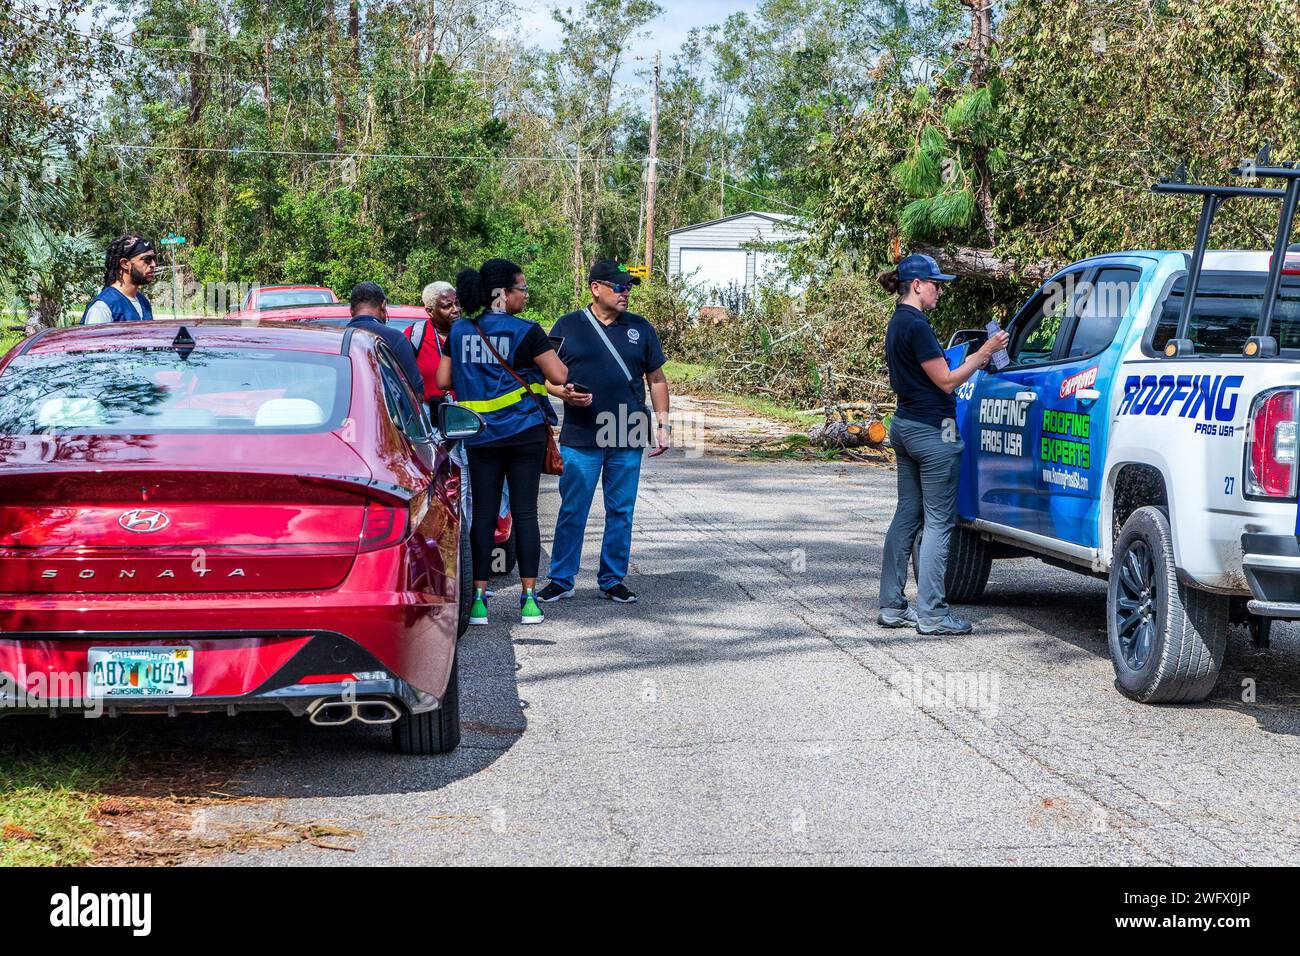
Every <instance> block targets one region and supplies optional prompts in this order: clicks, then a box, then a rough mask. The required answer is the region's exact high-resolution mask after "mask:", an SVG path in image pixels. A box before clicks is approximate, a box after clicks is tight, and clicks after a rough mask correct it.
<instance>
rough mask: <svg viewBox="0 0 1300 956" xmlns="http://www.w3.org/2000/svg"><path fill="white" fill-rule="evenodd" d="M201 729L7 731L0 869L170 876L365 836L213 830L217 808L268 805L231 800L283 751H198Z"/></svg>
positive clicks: (1, 762)
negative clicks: (112, 868) (213, 858)
mask: <svg viewBox="0 0 1300 956" xmlns="http://www.w3.org/2000/svg"><path fill="white" fill-rule="evenodd" d="M173 721H175V722H176V724H175V725H174V724H173ZM181 722H184V724H183V726H182V725H180V724H181ZM195 729H196V724H195V723H194V721H192V720H190V721H187V720H186V718H166V719H163V718H143V717H142V718H138V719H136V718H132V719H131V722H130V723H123V724H118V725H108V724H107V723H106V722H104V721H87V720H83V719H81V718H77V717H75V716H67V717H62V718H60V719H59V720H49V719H41V718H37V717H10V718H7V719H5V720H0V767H3V768H4V773H3V775H0V866H70V865H84V864H112V865H126V864H139V863H145V864H149V865H163V866H167V865H174V864H176V863H180V862H185V861H187V860H189V859H191V858H193V857H194V856H196V855H206V854H210V853H217V852H222V851H228V850H236V851H238V850H247V849H259V848H267V849H271V848H277V847H283V846H288V845H289V844H291V843H308V844H311V845H314V846H320V847H321V848H322V849H331V850H337V849H347V848H346V847H341V846H337V845H333V844H332V843H325V842H323V839H327V838H331V837H340V836H351V835H354V834H352V832H351V831H344V830H341V829H339V828H337V827H329V826H326V825H325V824H323V823H316V822H308V823H302V824H297V823H295V824H284V823H281V822H278V821H272V822H270V823H259V824H254V825H252V826H248V825H232V826H224V825H216V824H214V825H207V824H206V822H205V821H206V813H205V811H206V810H207V809H209V808H214V807H218V806H222V805H226V804H230V803H236V802H238V803H253V802H262V798H260V797H241V796H235V795H232V794H231V793H230V792H229V788H230V786H231V784H232V783H234V782H235V781H236V779H237V778H238V777H240V776H241V775H242V774H244V773H245V772H246V771H247V770H248V769H249V768H250V767H251V766H252V765H253V764H254V763H255V762H257V761H259V760H261V759H265V758H267V757H269V756H273V755H274V753H275V752H276V750H275V747H274V746H271V747H269V748H268V747H267V745H265V744H258V745H253V746H252V747H249V746H246V745H240V746H236V747H233V748H232V747H230V746H229V745H221V744H217V745H207V746H204V747H201V748H196V747H194V746H193V738H194V736H195Z"/></svg>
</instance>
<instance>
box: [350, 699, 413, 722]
mask: <svg viewBox="0 0 1300 956" xmlns="http://www.w3.org/2000/svg"><path fill="white" fill-rule="evenodd" d="M355 714H356V719H357V720H359V721H361V722H362V723H363V724H391V723H394V722H395V721H396V720H398V719H399V718H400V717H401V716H402V712H401V711H400V710H399V709H398V708H397V707H396V706H395V705H394V704H393V703H391V702H390V701H386V700H360V701H357V703H356V705H355Z"/></svg>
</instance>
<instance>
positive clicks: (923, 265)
mask: <svg viewBox="0 0 1300 956" xmlns="http://www.w3.org/2000/svg"><path fill="white" fill-rule="evenodd" d="M955 278H957V277H956V276H950V275H948V274H947V273H946V272H940V271H939V263H937V262H935V261H934V259H932V258H931V257H930V256H925V255H922V254H921V253H919V252H915V253H913V254H912V255H910V256H908V257H907V258H906V259H904V260H903V261H902V262H900V263H899V264H898V280H899V281H900V282H911V281H912V280H913V279H932V280H933V281H935V282H951V281H952V280H953V279H955Z"/></svg>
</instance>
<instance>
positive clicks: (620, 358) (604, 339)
mask: <svg viewBox="0 0 1300 956" xmlns="http://www.w3.org/2000/svg"><path fill="white" fill-rule="evenodd" d="M582 314H583V315H585V316H586V317H587V321H588V322H590V323H591V325H592V328H594V329H595V330H596V336H597V337H598V338H599V339H600V340H601V341H602V342H604V343H605V348H607V349H609V354H610V355H612V356H614V361H615V362H617V363H618V367H619V368H621V369H622V370H623V374H624V375H625V376H626V377H627V383H628V384H629V385H631V384H633V382H635V381H636V380H635V379H634V378H632V373H631V372H629V371H628V370H627V363H626V362H624V361H623V356H621V355H619V354H618V349H616V348H614V343H613V342H611V341H610V340H609V336H608V335H606V334H605V329H604V327H603V326H602V325H601V324H600V322H598V321H597V320H596V317H595V316H594V315H592V314H591V309H583V310H582Z"/></svg>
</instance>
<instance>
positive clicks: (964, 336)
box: [948, 329, 989, 348]
mask: <svg viewBox="0 0 1300 956" xmlns="http://www.w3.org/2000/svg"><path fill="white" fill-rule="evenodd" d="M988 338H989V334H988V333H987V332H985V331H984V330H983V329H958V330H957V331H956V332H954V333H953V334H952V338H950V339H949V340H948V348H952V347H953V346H954V345H969V344H973V345H975V347H976V348H978V347H979V346H981V345H983V344H984V343H985V342H987V341H988Z"/></svg>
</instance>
